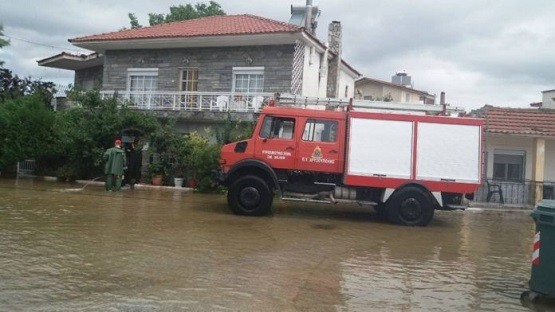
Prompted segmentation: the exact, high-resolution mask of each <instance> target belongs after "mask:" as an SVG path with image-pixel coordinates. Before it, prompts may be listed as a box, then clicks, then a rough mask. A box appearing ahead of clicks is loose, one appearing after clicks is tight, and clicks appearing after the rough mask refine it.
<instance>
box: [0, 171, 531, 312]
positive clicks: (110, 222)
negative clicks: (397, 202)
mask: <svg viewBox="0 0 555 312" xmlns="http://www.w3.org/2000/svg"><path fill="white" fill-rule="evenodd" d="M79 187H80V185H71V184H69V185H66V184H59V183H48V182H40V181H33V180H18V181H14V180H7V179H0V248H1V250H3V251H5V252H3V253H0V281H2V282H1V283H0V310H2V311H11V310H25V311H27V310H41V311H107V310H113V311H120V310H123V311H128V310H132V311H182V310H195V311H196V310H198V311H206V310H208V311H220V310H223V311H228V310H231V311H384V310H386V311H434V310H436V311H454V310H455V311H529V310H528V309H527V308H525V307H523V306H522V305H521V304H520V300H519V296H520V294H521V292H522V291H523V290H526V289H527V281H528V279H529V272H530V247H531V243H532V237H533V228H534V224H533V221H532V219H531V218H530V217H529V215H528V214H526V213H522V212H520V213H518V212H512V213H501V212H489V213H488V212H483V213H473V212H470V211H467V212H456V213H441V212H440V213H438V214H437V216H436V218H435V219H434V221H433V223H432V224H431V225H430V226H429V227H426V228H407V227H398V226H393V225H390V224H388V223H386V222H383V221H380V220H376V219H375V218H374V216H373V214H372V213H371V212H368V211H366V209H365V208H359V207H352V206H317V205H309V204H297V203H286V202H283V203H282V202H278V203H277V207H276V208H277V213H276V214H275V215H274V216H272V217H262V218H248V217H238V216H234V215H232V214H231V213H230V212H229V210H228V209H227V206H226V203H225V197H224V196H219V195H200V194H193V193H185V192H181V191H164V190H147V189H135V190H126V191H123V192H121V193H107V192H104V190H103V189H102V188H101V187H96V186H87V187H86V188H85V189H83V190H77V191H75V190H71V191H68V190H69V189H75V188H79Z"/></svg>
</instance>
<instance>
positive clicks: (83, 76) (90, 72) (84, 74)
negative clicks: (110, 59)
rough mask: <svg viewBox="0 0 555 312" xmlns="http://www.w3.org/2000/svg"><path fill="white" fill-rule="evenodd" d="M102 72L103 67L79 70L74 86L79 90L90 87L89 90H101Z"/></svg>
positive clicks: (76, 73) (76, 72)
mask: <svg viewBox="0 0 555 312" xmlns="http://www.w3.org/2000/svg"><path fill="white" fill-rule="evenodd" d="M102 71H103V66H102V65H100V66H95V67H91V68H85V69H78V70H76V71H75V80H74V82H73V85H74V86H75V87H76V88H78V89H84V88H85V87H88V88H89V89H97V90H99V89H100V88H101V87H102V74H103V73H102Z"/></svg>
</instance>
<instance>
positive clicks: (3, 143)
mask: <svg viewBox="0 0 555 312" xmlns="http://www.w3.org/2000/svg"><path fill="white" fill-rule="evenodd" d="M54 121H55V117H54V112H53V111H51V110H49V109H47V108H46V107H45V106H44V105H43V103H42V102H41V99H40V97H39V96H37V95H33V96H26V97H20V98H17V99H10V100H7V101H5V102H3V103H2V105H0V170H1V169H2V168H4V167H7V166H9V165H13V164H15V163H16V162H17V161H21V160H24V159H27V158H37V157H41V156H42V155H43V154H44V153H45V152H46V151H47V150H48V149H49V146H50V145H51V144H52V143H53V142H54V137H53V136H52V129H53V126H54Z"/></svg>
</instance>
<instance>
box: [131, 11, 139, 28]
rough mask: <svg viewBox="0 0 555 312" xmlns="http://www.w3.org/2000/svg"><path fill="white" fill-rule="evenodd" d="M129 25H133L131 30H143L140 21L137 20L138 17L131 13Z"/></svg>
mask: <svg viewBox="0 0 555 312" xmlns="http://www.w3.org/2000/svg"><path fill="white" fill-rule="evenodd" d="M128 16H129V23H131V28H132V29H135V28H141V24H139V20H138V19H137V16H136V15H135V13H129V14H128Z"/></svg>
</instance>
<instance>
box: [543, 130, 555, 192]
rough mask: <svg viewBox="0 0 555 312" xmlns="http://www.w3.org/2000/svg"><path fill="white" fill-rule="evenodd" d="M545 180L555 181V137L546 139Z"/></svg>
mask: <svg viewBox="0 0 555 312" xmlns="http://www.w3.org/2000/svg"><path fill="white" fill-rule="evenodd" d="M543 178H544V180H545V181H549V182H555V139H552V140H549V139H546V140H545V171H544V177H543Z"/></svg>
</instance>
